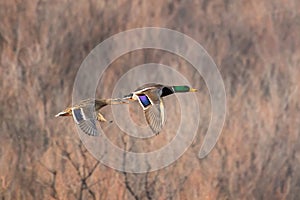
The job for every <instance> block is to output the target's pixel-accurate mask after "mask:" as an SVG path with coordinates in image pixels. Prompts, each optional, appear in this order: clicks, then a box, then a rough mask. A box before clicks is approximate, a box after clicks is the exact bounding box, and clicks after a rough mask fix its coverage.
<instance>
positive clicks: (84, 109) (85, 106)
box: [55, 99, 127, 136]
mask: <svg viewBox="0 0 300 200" xmlns="http://www.w3.org/2000/svg"><path fill="white" fill-rule="evenodd" d="M123 103H127V102H126V101H124V99H86V100H83V101H81V102H80V103H79V104H77V105H74V106H71V107H68V108H66V109H65V110H63V111H62V112H60V113H58V114H57V115H55V117H59V116H73V119H74V121H75V123H76V124H78V126H79V127H80V128H81V130H82V131H83V132H84V133H86V134H88V135H91V136H96V135H98V132H97V128H96V122H95V121H96V120H98V121H100V122H106V121H107V120H106V119H105V118H104V117H103V115H102V114H101V113H100V112H99V110H100V109H101V108H103V107H104V106H107V105H113V104H123ZM95 111H96V112H97V116H96V114H95Z"/></svg>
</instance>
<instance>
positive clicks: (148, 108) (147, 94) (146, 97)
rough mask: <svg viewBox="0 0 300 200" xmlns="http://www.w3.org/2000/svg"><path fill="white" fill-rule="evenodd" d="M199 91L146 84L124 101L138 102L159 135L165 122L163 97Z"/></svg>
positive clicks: (125, 97) (184, 87)
mask: <svg viewBox="0 0 300 200" xmlns="http://www.w3.org/2000/svg"><path fill="white" fill-rule="evenodd" d="M196 91H197V89H194V88H190V87H189V86H186V85H181V86H166V85H161V84H156V83H149V84H145V85H143V86H141V87H139V88H137V89H136V90H135V91H134V92H132V93H130V94H129V95H126V96H124V99H129V100H133V101H138V102H139V103H140V105H141V107H142V108H143V110H144V114H145V117H146V121H147V123H148V125H149V126H150V128H151V130H152V131H153V132H154V133H155V134H156V135H157V134H159V132H160V131H161V129H162V127H163V124H164V121H165V115H164V104H163V100H162V97H165V96H168V95H171V94H174V93H184V92H196Z"/></svg>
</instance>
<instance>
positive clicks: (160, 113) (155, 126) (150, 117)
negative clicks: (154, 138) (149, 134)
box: [144, 99, 165, 135]
mask: <svg viewBox="0 0 300 200" xmlns="http://www.w3.org/2000/svg"><path fill="white" fill-rule="evenodd" d="M144 113H145V117H146V121H147V123H148V124H149V126H150V128H151V130H152V131H153V132H154V133H155V134H156V135H157V134H159V132H160V131H161V129H162V127H163V124H164V120H165V114H164V105H163V101H162V99H160V101H159V102H158V103H156V104H152V105H150V106H148V107H147V108H146V109H145V110H144Z"/></svg>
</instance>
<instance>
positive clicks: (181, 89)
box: [173, 85, 197, 92]
mask: <svg viewBox="0 0 300 200" xmlns="http://www.w3.org/2000/svg"><path fill="white" fill-rule="evenodd" d="M173 90H174V92H196V91H197V90H196V89H194V88H190V87H189V86H186V85H178V86H173Z"/></svg>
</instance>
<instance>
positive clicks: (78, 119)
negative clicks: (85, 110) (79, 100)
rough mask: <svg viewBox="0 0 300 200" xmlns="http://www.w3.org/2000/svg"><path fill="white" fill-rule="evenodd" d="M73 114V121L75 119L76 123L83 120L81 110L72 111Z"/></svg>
mask: <svg viewBox="0 0 300 200" xmlns="http://www.w3.org/2000/svg"><path fill="white" fill-rule="evenodd" d="M73 113H74V115H75V119H77V121H78V122H79V121H81V120H83V116H82V114H81V109H74V110H73Z"/></svg>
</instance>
